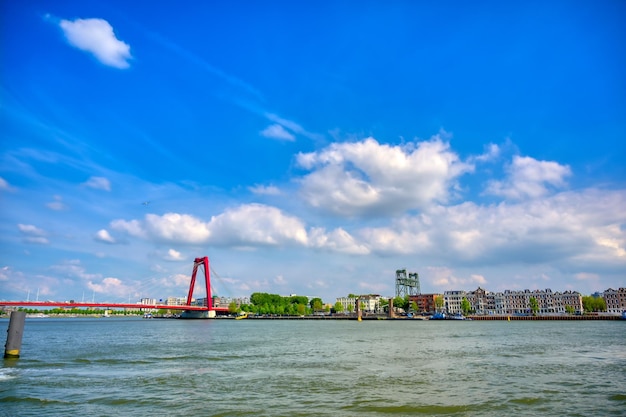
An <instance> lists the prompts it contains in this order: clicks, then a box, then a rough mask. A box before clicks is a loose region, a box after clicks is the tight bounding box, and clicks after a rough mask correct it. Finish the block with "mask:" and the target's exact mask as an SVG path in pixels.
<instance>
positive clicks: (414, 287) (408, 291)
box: [396, 269, 421, 298]
mask: <svg viewBox="0 0 626 417" xmlns="http://www.w3.org/2000/svg"><path fill="white" fill-rule="evenodd" d="M420 293H421V291H420V279H419V275H418V274H417V272H409V273H408V274H407V272H406V269H398V270H396V297H401V298H404V296H406V295H418V294H420Z"/></svg>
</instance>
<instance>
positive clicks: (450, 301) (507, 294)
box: [444, 287, 583, 315]
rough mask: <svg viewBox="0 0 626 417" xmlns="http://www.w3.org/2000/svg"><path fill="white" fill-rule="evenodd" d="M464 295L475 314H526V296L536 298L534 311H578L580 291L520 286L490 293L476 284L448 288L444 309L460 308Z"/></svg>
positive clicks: (454, 309)
mask: <svg viewBox="0 0 626 417" xmlns="http://www.w3.org/2000/svg"><path fill="white" fill-rule="evenodd" d="M463 297H465V298H467V300H468V301H469V303H470V306H471V310H472V311H473V312H474V314H477V315H505V314H530V313H531V308H530V299H531V298H534V299H536V300H537V306H538V308H539V310H538V311H537V313H538V314H543V315H550V314H565V313H566V312H567V311H568V309H569V308H571V310H572V311H573V312H575V313H578V314H580V313H582V311H583V304H582V295H581V294H580V293H579V292H576V291H566V292H563V293H560V292H553V291H552V290H551V289H549V288H548V289H545V290H534V291H530V290H523V291H512V290H505V291H504V292H496V293H492V292H489V291H486V290H484V289H482V288H480V287H478V289H476V290H475V291H470V292H467V293H464V292H463V291H448V292H446V294H445V295H444V298H445V299H446V302H447V304H446V306H447V307H448V310H447V311H448V312H449V313H450V314H454V313H456V312H460V311H461V307H460V305H461V304H460V303H461V302H462V301H463Z"/></svg>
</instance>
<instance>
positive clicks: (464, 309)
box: [461, 297, 472, 314]
mask: <svg viewBox="0 0 626 417" xmlns="http://www.w3.org/2000/svg"><path fill="white" fill-rule="evenodd" d="M471 310H472V305H471V304H470V302H469V301H468V300H467V298H465V297H463V299H462V300H461V311H462V312H463V314H468V313H469V312H470V311H471Z"/></svg>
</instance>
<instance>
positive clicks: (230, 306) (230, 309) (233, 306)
mask: <svg viewBox="0 0 626 417" xmlns="http://www.w3.org/2000/svg"><path fill="white" fill-rule="evenodd" d="M228 312H229V313H230V314H235V313H238V312H239V307H237V303H236V302H234V301H231V303H230V304H228Z"/></svg>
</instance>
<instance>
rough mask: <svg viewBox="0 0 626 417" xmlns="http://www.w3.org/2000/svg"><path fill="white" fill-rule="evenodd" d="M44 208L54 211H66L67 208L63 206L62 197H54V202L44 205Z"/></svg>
mask: <svg viewBox="0 0 626 417" xmlns="http://www.w3.org/2000/svg"><path fill="white" fill-rule="evenodd" d="M46 207H48V208H49V209H50V210H54V211H61V210H67V206H66V205H65V203H63V197H61V196H60V195H55V196H54V201H51V202H49V203H46Z"/></svg>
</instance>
